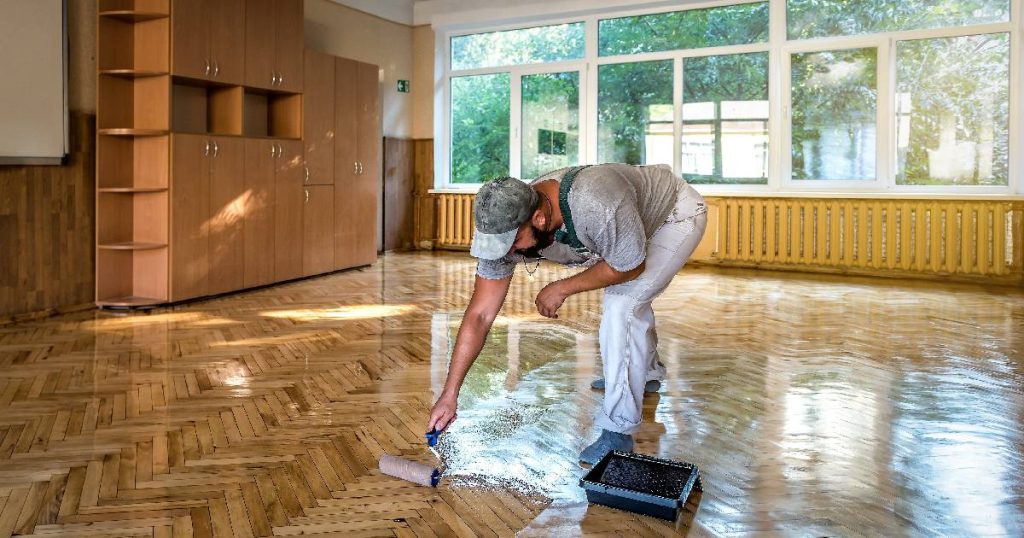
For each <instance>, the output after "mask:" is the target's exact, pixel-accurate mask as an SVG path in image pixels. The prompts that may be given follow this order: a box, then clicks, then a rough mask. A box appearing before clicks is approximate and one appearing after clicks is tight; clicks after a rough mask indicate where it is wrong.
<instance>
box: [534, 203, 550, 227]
mask: <svg viewBox="0 0 1024 538" xmlns="http://www.w3.org/2000/svg"><path fill="white" fill-rule="evenodd" d="M530 221H531V222H532V223H533V226H534V227H535V228H537V229H539V230H546V228H545V226H547V224H548V216H547V215H545V214H544V212H543V211H541V210H540V208H537V210H536V211H534V212H533V217H531V218H530Z"/></svg>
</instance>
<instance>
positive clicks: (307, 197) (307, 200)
mask: <svg viewBox="0 0 1024 538" xmlns="http://www.w3.org/2000/svg"><path fill="white" fill-rule="evenodd" d="M303 190H304V191H306V203H307V204H308V203H309V189H303Z"/></svg>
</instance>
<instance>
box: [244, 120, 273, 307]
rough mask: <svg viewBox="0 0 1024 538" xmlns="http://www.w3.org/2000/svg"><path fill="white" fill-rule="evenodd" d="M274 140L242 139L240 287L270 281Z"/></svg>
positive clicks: (249, 286)
mask: <svg viewBox="0 0 1024 538" xmlns="http://www.w3.org/2000/svg"><path fill="white" fill-rule="evenodd" d="M273 148H274V141H272V140H255V139H247V140H245V198H244V200H243V206H244V209H243V212H244V213H243V218H242V244H243V249H244V253H243V265H244V267H243V269H242V279H243V283H244V286H245V287H247V288H251V287H253V286H262V285H263V284H270V283H271V282H273V281H274V193H275V189H274V164H275V162H276V158H275V153H276V152H275V151H274V150H273Z"/></svg>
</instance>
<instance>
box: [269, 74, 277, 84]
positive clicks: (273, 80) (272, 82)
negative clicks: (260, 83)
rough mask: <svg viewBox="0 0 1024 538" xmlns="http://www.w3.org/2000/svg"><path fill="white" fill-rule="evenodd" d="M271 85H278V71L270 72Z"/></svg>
mask: <svg viewBox="0 0 1024 538" xmlns="http://www.w3.org/2000/svg"><path fill="white" fill-rule="evenodd" d="M270 85H271V86H277V71H271V72H270Z"/></svg>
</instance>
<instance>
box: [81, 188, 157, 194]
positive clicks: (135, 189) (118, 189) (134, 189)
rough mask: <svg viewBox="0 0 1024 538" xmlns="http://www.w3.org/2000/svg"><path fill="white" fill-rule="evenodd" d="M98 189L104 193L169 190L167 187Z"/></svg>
mask: <svg viewBox="0 0 1024 538" xmlns="http://www.w3.org/2000/svg"><path fill="white" fill-rule="evenodd" d="M96 190H97V191H98V192H101V193H104V194H148V193H154V192H167V187H107V188H99V189H96Z"/></svg>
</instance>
